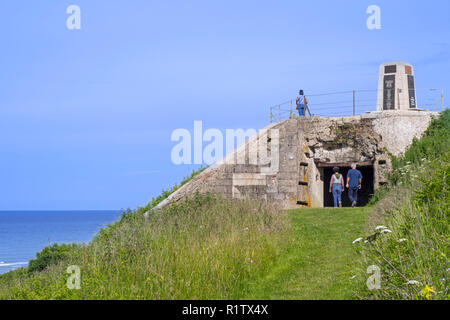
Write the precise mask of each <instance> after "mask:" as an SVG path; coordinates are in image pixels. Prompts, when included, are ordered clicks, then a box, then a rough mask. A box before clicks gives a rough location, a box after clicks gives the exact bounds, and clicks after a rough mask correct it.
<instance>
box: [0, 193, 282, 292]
mask: <svg viewBox="0 0 450 320" xmlns="http://www.w3.org/2000/svg"><path fill="white" fill-rule="evenodd" d="M288 229H289V222H288V220H287V219H286V215H285V214H283V213H280V212H278V211H277V210H275V209H274V208H271V207H268V206H262V205H261V204H259V203H256V202H253V201H242V202H235V203H230V202H228V201H225V200H222V199H220V198H215V197H212V196H200V195H196V196H194V197H193V198H192V199H190V200H188V201H186V202H184V203H182V204H179V205H176V206H171V207H166V208H165V209H163V210H162V211H159V212H153V213H152V214H151V215H150V216H149V217H148V218H145V217H144V215H143V210H140V211H136V212H129V213H127V214H124V215H123V216H122V218H121V220H120V221H119V222H117V223H115V224H114V225H112V226H110V227H108V228H106V229H103V230H102V231H101V232H100V233H99V234H98V235H97V236H96V238H95V239H94V240H93V241H92V243H90V244H89V245H87V246H76V247H71V252H70V253H69V254H67V252H66V254H65V255H64V256H63V257H62V258H61V260H60V261H59V262H57V263H54V264H51V265H49V266H48V267H47V268H45V269H44V270H42V271H30V270H26V269H22V270H19V271H15V272H11V273H9V274H7V275H5V276H2V277H0V298H3V299H234V298H239V297H240V296H242V294H243V292H245V288H246V283H247V282H248V281H250V280H252V279H253V278H255V277H258V276H260V275H261V274H263V273H265V272H266V271H267V269H268V268H270V266H271V264H272V263H273V261H275V257H276V256H277V255H278V254H279V251H280V248H282V247H283V243H285V241H286V239H285V235H286V234H288V232H287V230H288ZM64 249H67V248H66V247H65V248H64ZM53 262H54V261H53ZM69 265H78V266H79V267H80V268H81V281H82V283H81V289H80V290H69V289H68V288H67V286H66V280H67V278H68V277H69V275H68V274H67V273H66V269H67V267H68V266H69Z"/></svg>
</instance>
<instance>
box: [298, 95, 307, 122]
mask: <svg viewBox="0 0 450 320" xmlns="http://www.w3.org/2000/svg"><path fill="white" fill-rule="evenodd" d="M295 104H296V105H297V108H296V109H297V110H298V115H299V116H300V117H304V116H305V109H306V106H307V105H308V99H306V97H305V95H304V93H303V90H300V92H299V96H298V97H297V100H296V101H295Z"/></svg>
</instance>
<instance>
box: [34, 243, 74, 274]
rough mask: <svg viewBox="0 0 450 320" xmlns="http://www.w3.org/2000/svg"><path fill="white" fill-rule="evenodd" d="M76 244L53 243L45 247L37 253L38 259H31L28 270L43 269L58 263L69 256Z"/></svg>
mask: <svg viewBox="0 0 450 320" xmlns="http://www.w3.org/2000/svg"><path fill="white" fill-rule="evenodd" d="M76 247H77V245H75V244H57V243H55V244H53V245H52V246H48V247H45V248H44V249H43V250H42V251H41V252H38V253H37V254H36V259H33V260H30V263H29V264H28V272H36V271H42V270H44V269H45V268H47V267H48V266H51V265H53V264H57V263H58V262H60V261H61V260H63V259H65V258H67V257H68V256H69V254H70V253H71V251H72V250H73V249H75V248H76Z"/></svg>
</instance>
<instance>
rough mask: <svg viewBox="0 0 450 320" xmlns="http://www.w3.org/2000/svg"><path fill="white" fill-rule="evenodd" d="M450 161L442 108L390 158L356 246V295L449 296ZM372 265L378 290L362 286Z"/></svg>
mask: <svg viewBox="0 0 450 320" xmlns="http://www.w3.org/2000/svg"><path fill="white" fill-rule="evenodd" d="M449 160H450V110H446V111H445V112H444V113H443V114H442V115H441V117H440V118H439V119H438V120H435V121H434V122H433V123H432V124H431V126H430V127H429V129H428V130H427V131H426V133H425V134H424V136H423V138H422V139H420V140H415V141H414V142H413V144H412V146H411V147H410V148H409V149H408V150H407V152H406V153H405V154H404V155H403V156H401V157H398V158H395V157H394V158H393V169H394V170H393V173H392V175H391V184H390V186H389V187H388V188H386V189H385V190H381V191H380V192H379V195H378V197H377V198H379V199H381V200H380V201H379V202H378V203H377V204H376V206H375V207H374V208H373V210H372V213H371V215H370V221H369V224H368V228H367V230H366V233H365V234H364V235H362V237H363V238H364V239H363V240H362V241H360V242H358V244H357V247H358V250H359V252H360V254H361V260H360V261H361V263H360V268H359V270H358V271H359V272H358V275H359V277H357V278H356V279H355V290H356V292H357V296H358V297H361V298H368V299H448V298H449V294H450V291H449V282H448V275H449V271H450V269H449V267H450V265H449V259H448V258H449V254H450V252H449V221H450V193H449V186H450V161H449ZM377 226H378V227H379V228H378V230H377V231H376V230H375V229H376V228H377ZM384 228H385V229H386V230H385V231H382V230H383V229H384ZM366 236H370V237H369V238H368V239H367V238H366ZM370 265H375V266H377V267H379V268H380V271H381V288H380V289H379V290H368V288H367V286H366V285H365V279H367V278H368V276H369V275H368V274H367V267H368V266H370Z"/></svg>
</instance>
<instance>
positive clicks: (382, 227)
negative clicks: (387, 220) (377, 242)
mask: <svg viewBox="0 0 450 320" xmlns="http://www.w3.org/2000/svg"><path fill="white" fill-rule="evenodd" d="M383 229H387V227H385V226H377V227H376V228H375V231H378V230H383Z"/></svg>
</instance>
